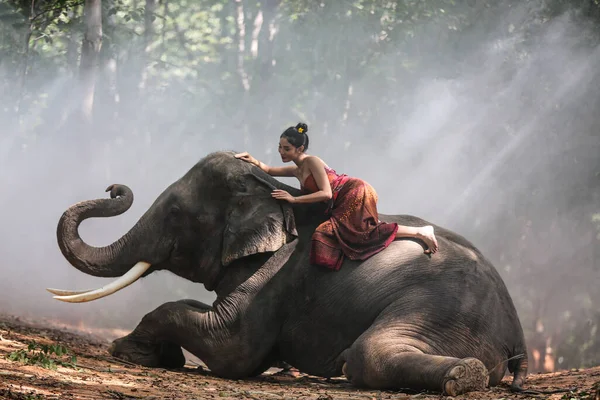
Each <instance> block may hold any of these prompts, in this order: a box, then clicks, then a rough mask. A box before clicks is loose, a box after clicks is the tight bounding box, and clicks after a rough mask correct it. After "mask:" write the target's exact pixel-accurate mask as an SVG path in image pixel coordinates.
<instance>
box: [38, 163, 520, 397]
mask: <svg viewBox="0 0 600 400" xmlns="http://www.w3.org/2000/svg"><path fill="white" fill-rule="evenodd" d="M234 154H235V153H234V152H231V151H218V152H214V153H210V154H207V155H205V156H204V157H203V158H201V159H200V160H199V161H198V162H197V163H196V164H195V165H194V166H193V167H192V168H191V169H190V170H188V171H187V172H186V173H185V174H184V175H183V176H182V177H181V178H180V179H179V180H177V181H175V182H174V183H172V184H171V185H170V186H168V187H167V188H166V189H165V190H164V191H163V192H162V193H161V194H160V195H159V196H158V198H157V199H156V200H155V201H154V203H153V204H152V205H151V206H150V207H149V208H148V209H147V210H146V211H145V212H144V214H143V215H142V216H141V217H140V218H139V220H138V221H137V222H136V224H135V225H134V226H133V227H132V228H131V230H129V231H128V232H127V233H126V234H124V235H123V236H122V237H121V238H120V239H118V240H117V241H115V242H114V243H112V244H110V245H108V246H105V247H93V246H90V245H88V244H86V243H85V242H84V241H83V240H82V239H81V237H80V235H79V234H78V226H79V224H80V223H81V222H82V221H83V220H85V219H87V218H93V217H111V216H116V215H119V214H121V213H123V212H125V211H127V210H128V209H129V208H130V206H131V204H132V202H133V193H132V191H131V189H130V188H129V187H127V186H126V185H120V184H115V185H111V186H109V188H108V189H107V191H110V198H101V199H96V200H88V201H83V202H80V203H77V204H75V205H73V206H71V207H69V208H68V209H67V210H66V211H65V212H64V213H63V214H62V216H61V217H60V220H59V222H58V226H57V232H56V235H57V241H58V245H59V247H60V250H61V252H62V254H63V255H64V257H65V258H66V260H68V262H69V263H70V264H71V265H72V266H74V267H75V268H77V269H78V270H80V271H82V272H85V273H87V274H90V275H93V276H98V277H116V278H118V279H117V280H115V281H114V282H113V283H111V284H109V285H107V286H106V287H104V288H102V289H97V290H91V291H69V290H59V289H48V290H49V291H50V292H51V293H53V294H54V295H55V296H54V298H56V299H58V300H61V301H67V302H72V303H77V302H84V301H91V300H95V299H98V298H101V297H104V296H107V295H109V294H111V293H114V292H115V291H117V290H120V289H122V288H123V287H125V286H127V285H129V284H131V283H132V282H134V281H135V280H137V279H139V278H141V277H145V276H147V275H149V274H151V273H152V272H154V271H159V270H168V271H171V272H172V273H174V274H176V275H178V276H180V277H183V278H185V279H187V280H190V281H193V282H197V283H201V284H203V285H204V287H205V288H206V290H208V291H211V292H215V294H216V300H215V301H214V302H213V304H212V305H208V304H204V303H202V302H199V301H196V300H191V299H184V300H179V301H172V302H167V303H165V304H162V305H161V306H159V307H157V308H156V309H154V310H153V311H151V312H149V313H148V314H146V315H145V316H144V317H143V318H142V320H141V321H140V322H139V324H138V325H137V326H136V328H135V329H134V330H133V331H132V332H131V333H130V334H128V335H126V336H124V337H121V338H118V339H116V340H114V341H113V342H112V344H111V346H110V349H109V352H110V354H112V355H113V356H115V357H119V358H122V359H125V360H127V361H129V362H132V363H136V364H139V365H142V366H147V367H164V368H180V367H182V366H183V365H184V363H185V358H184V356H183V352H182V348H183V349H186V350H187V351H189V352H190V353H192V354H194V355H195V356H197V357H198V358H200V359H201V360H202V361H203V362H204V363H205V364H206V366H207V367H208V368H209V370H210V371H211V373H213V374H215V375H216V376H219V377H223V378H227V379H244V378H250V377H255V376H258V375H260V374H262V373H263V372H265V371H266V370H267V369H269V368H270V367H271V366H272V365H275V364H276V363H287V364H289V365H291V366H293V367H295V368H297V369H298V370H299V371H300V372H303V373H306V374H310V375H314V376H320V377H342V376H345V377H346V378H347V379H348V381H349V382H350V383H351V384H352V385H354V386H355V387H357V388H370V389H379V390H404V389H410V390H417V391H422V390H426V391H431V392H437V393H443V394H447V395H451V396H456V395H459V394H462V393H466V392H470V391H477V390H485V389H486V388H487V387H491V386H494V385H497V384H498V383H499V382H500V381H501V379H502V378H503V377H504V375H505V373H506V371H507V369H508V370H509V371H510V372H511V373H512V374H513V379H512V384H511V389H512V390H514V391H520V390H522V385H523V384H524V383H525V380H526V377H527V349H526V345H525V340H524V335H523V329H522V327H521V323H520V320H519V317H518V314H517V311H516V309H515V306H514V303H513V300H512V298H511V296H510V294H509V292H508V289H507V287H506V285H505V283H504V282H503V280H502V278H501V276H500V275H499V274H498V272H497V270H496V269H495V267H494V266H493V265H492V263H491V262H490V261H489V260H488V259H486V258H485V257H484V255H483V254H482V253H481V252H480V251H479V250H478V249H477V248H476V247H475V246H474V245H473V244H472V243H471V242H469V241H468V240H467V239H465V238H464V237H463V236H460V235H459V234H457V233H454V232H453V231H451V230H448V229H445V228H443V227H441V226H437V225H434V224H432V223H431V222H427V221H424V220H422V219H420V218H418V217H415V216H411V215H388V214H380V215H379V218H380V219H381V220H382V221H386V222H397V223H399V224H404V225H409V226H421V225H432V226H434V227H435V231H436V235H437V237H438V242H439V251H438V252H437V253H436V254H434V255H427V254H424V252H423V247H422V244H421V243H419V242H418V241H416V240H412V239H407V240H403V239H397V240H395V241H393V242H392V243H391V244H390V245H389V246H388V247H387V248H386V249H384V250H382V251H380V252H379V253H377V254H375V255H373V256H371V257H370V258H368V259H366V260H363V261H361V260H350V259H346V260H344V262H343V265H342V268H341V269H340V270H338V271H334V270H330V269H328V268H324V267H321V266H318V265H312V264H310V262H309V249H310V243H311V236H312V233H313V232H314V230H315V228H316V227H317V226H318V225H319V224H320V223H322V222H323V221H325V219H326V218H327V215H326V212H325V211H326V207H327V204H325V203H313V204H293V203H288V202H284V201H281V200H276V199H274V198H273V197H272V196H271V192H272V190H274V189H276V188H279V189H284V190H287V191H289V192H290V193H291V194H292V195H294V196H295V195H299V194H300V190H299V189H296V188H294V187H292V186H289V185H286V184H284V183H282V182H280V181H279V180H277V179H275V178H273V177H271V176H270V175H268V174H266V173H264V172H263V171H262V170H260V169H259V168H257V167H256V166H254V165H251V164H248V163H246V162H243V161H241V160H238V159H236V158H234Z"/></svg>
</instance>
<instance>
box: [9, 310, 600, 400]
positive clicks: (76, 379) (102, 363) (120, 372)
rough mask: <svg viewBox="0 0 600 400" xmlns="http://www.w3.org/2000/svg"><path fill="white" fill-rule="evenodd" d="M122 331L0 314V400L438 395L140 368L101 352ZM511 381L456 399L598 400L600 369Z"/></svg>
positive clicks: (194, 369) (338, 382) (314, 399)
mask: <svg viewBox="0 0 600 400" xmlns="http://www.w3.org/2000/svg"><path fill="white" fill-rule="evenodd" d="M123 334H125V332H115V331H112V332H108V331H101V330H97V329H96V330H93V331H90V330H89V329H88V330H87V331H86V330H83V331H82V329H81V327H79V329H78V328H77V327H66V326H64V324H58V323H56V322H53V321H43V320H37V321H31V320H24V319H23V318H18V317H13V316H6V315H0V399H19V400H25V399H27V400H34V399H35V400H38V399H40V400H41V399H76V400H88V399H211V398H214V399H254V400H257V399H261V400H262V399H267V400H268V399H273V400H277V399H304V400H309V399H311V400H330V399H331V400H333V399H377V400H379V399H422V400H428V399H444V398H445V397H444V396H440V395H439V394H431V393H402V392H388V391H376V390H359V389H356V388H354V387H352V386H351V385H350V384H349V383H348V381H346V380H345V379H344V378H341V377H340V378H335V379H329V380H327V379H322V378H318V377H313V376H307V375H300V376H291V375H290V374H282V373H281V372H280V370H278V369H271V370H269V371H267V373H265V374H263V375H262V376H260V377H258V378H254V379H249V380H238V381H233V380H226V379H220V378H216V377H213V376H211V375H210V372H209V371H207V370H206V369H205V368H204V367H202V366H201V365H198V364H196V363H193V362H192V361H191V360H190V362H189V363H188V364H186V366H185V368H182V369H180V370H164V369H151V368H142V367H138V366H135V365H131V364H128V363H125V362H123V361H120V360H117V359H114V358H112V357H110V355H109V354H108V352H107V348H108V345H109V339H110V338H111V336H112V338H114V337H117V336H121V335H123ZM65 351H66V354H63V353H64V352H65ZM73 356H74V357H75V358H73ZM510 381H511V378H510V377H506V378H505V380H504V381H503V382H502V384H501V385H500V386H498V387H495V388H492V389H489V390H487V391H484V392H473V393H469V394H467V395H464V396H461V397H460V398H464V399H482V400H487V399H498V400H500V399H502V400H508V399H528V398H537V399H561V400H562V399H565V400H570V399H582V400H583V399H586V400H600V367H596V368H591V369H585V370H583V369H582V370H572V371H563V372H556V373H551V374H534V375H530V376H529V378H528V382H527V385H526V388H527V389H529V390H537V391H556V390H562V392H560V393H554V394H532V393H528V394H514V393H511V392H510V391H509V390H508V385H509V383H510Z"/></svg>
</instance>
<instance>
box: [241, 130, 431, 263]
mask: <svg viewBox="0 0 600 400" xmlns="http://www.w3.org/2000/svg"><path fill="white" fill-rule="evenodd" d="M307 131H308V126H307V125H306V124H304V123H299V124H298V125H296V126H295V127H289V128H288V129H286V130H285V131H284V132H283V133H282V134H281V136H280V138H279V154H280V155H281V160H282V161H283V162H284V163H287V162H290V161H292V162H293V163H294V164H295V165H292V166H288V167H269V166H268V165H265V164H264V163H262V162H260V161H258V160H257V159H255V158H254V157H252V156H251V155H250V154H248V153H246V152H244V153H239V154H236V155H235V157H236V158H239V159H241V160H244V161H246V162H249V163H251V164H254V165H256V166H257V167H259V168H260V169H262V170H263V171H265V172H266V173H268V174H269V175H272V176H295V177H296V178H298V180H299V181H300V188H301V189H302V192H303V193H304V194H303V195H301V196H297V197H294V196H292V195H291V194H289V193H288V192H286V191H285V190H274V191H273V193H272V196H273V197H274V198H276V199H278V200H285V201H288V202H290V203H316V202H321V201H328V202H329V208H328V215H329V219H328V220H327V221H325V222H323V223H322V224H321V225H319V226H318V227H317V229H316V230H315V232H314V234H313V236H312V246H311V250H310V261H311V263H313V264H317V265H323V266H326V267H328V268H331V269H334V270H339V269H340V267H341V265H342V261H343V259H344V256H346V257H348V258H350V259H351V260H365V259H367V258H369V257H370V256H372V255H374V254H377V253H378V252H380V251H381V250H383V249H385V248H386V247H387V246H388V245H389V244H390V243H391V242H392V241H393V240H394V239H397V238H416V239H420V240H422V241H423V242H425V244H426V245H427V247H428V248H427V249H426V250H425V253H427V254H431V253H435V252H436V251H437V249H438V245H437V240H436V238H435V234H434V232H433V227H432V226H429V225H428V226H421V227H410V226H403V225H398V224H396V223H385V222H381V221H379V218H378V213H377V193H376V192H375V189H373V187H371V185H369V184H368V183H367V182H365V181H363V180H361V179H358V178H353V177H349V176H347V175H345V174H342V175H338V174H337V173H336V172H335V171H334V170H333V169H331V168H329V167H328V166H327V164H325V163H324V162H323V161H322V160H321V159H320V158H318V157H315V156H309V155H307V154H306V150H307V149H308V136H307V134H306V132H307Z"/></svg>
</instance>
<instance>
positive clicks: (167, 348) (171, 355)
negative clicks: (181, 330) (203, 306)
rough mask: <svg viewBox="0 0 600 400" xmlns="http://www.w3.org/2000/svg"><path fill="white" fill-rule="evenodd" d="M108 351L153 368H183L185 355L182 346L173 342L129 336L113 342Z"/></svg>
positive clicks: (118, 356) (115, 355)
mask: <svg viewBox="0 0 600 400" xmlns="http://www.w3.org/2000/svg"><path fill="white" fill-rule="evenodd" d="M108 352H109V353H110V354H111V355H112V356H113V357H117V358H120V359H122V360H125V361H128V362H131V363H134V364H138V365H142V366H144V367H152V368H169V369H174V368H182V367H183V366H184V365H185V356H184V355H183V351H182V350H181V347H180V346H178V345H176V344H175V343H172V342H165V341H163V342H159V343H151V342H148V341H140V340H135V339H132V338H129V337H127V336H125V337H122V338H119V339H116V340H114V341H113V342H112V344H111V346H110V348H109V349H108Z"/></svg>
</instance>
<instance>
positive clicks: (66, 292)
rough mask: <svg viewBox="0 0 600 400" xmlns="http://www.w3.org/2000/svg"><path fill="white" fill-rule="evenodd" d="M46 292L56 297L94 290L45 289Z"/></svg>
mask: <svg viewBox="0 0 600 400" xmlns="http://www.w3.org/2000/svg"><path fill="white" fill-rule="evenodd" d="M46 290H47V291H49V292H50V293H52V294H55V295H57V296H73V295H75V294H82V293H87V292H91V291H92V290H94V289H88V290H62V289H52V288H46Z"/></svg>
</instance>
